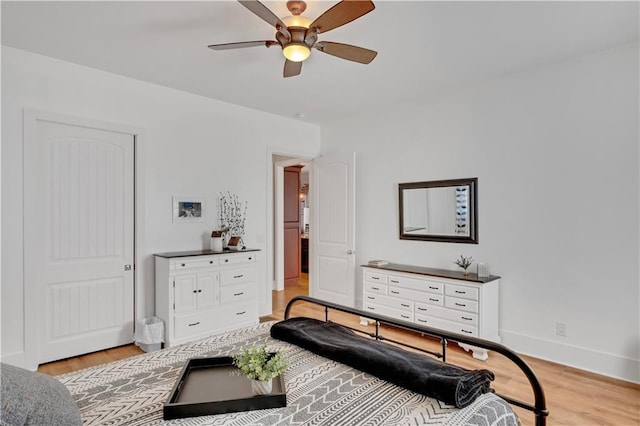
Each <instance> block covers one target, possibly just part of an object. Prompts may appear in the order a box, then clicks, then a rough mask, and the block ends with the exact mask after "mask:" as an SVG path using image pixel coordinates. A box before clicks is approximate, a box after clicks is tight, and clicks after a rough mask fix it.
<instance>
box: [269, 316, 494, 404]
mask: <svg viewBox="0 0 640 426" xmlns="http://www.w3.org/2000/svg"><path fill="white" fill-rule="evenodd" d="M271 337H274V338H276V339H279V340H284V341H285V342H289V343H293V344H294V345H296V346H300V347H302V348H304V349H307V350H308V351H311V352H313V353H315V354H318V355H321V356H324V357H326V358H329V359H332V360H334V361H338V362H340V363H342V364H347V365H350V366H351V367H355V368H358V369H359V370H362V371H364V372H366V373H370V374H373V375H374V376H376V377H379V378H381V379H383V380H386V381H388V382H390V383H393V384H396V385H398V386H402V387H404V388H406V389H409V390H412V391H414V392H417V393H421V394H424V395H426V396H431V397H434V398H436V399H439V400H440V401H443V402H445V403H447V404H450V405H453V406H455V407H457V408H464V407H466V406H468V405H470V404H471V403H472V402H473V401H475V399H476V398H477V397H478V396H480V395H481V394H484V393H487V392H491V381H493V379H494V378H495V376H494V375H493V373H492V372H491V371H489V370H484V369H483V370H472V371H471V370H465V369H463V368H460V367H457V366H455V365H451V364H446V363H444V362H442V361H439V360H437V359H433V358H431V357H428V356H426V355H424V354H419V353H415V352H409V351H406V350H404V349H402V348H399V347H397V346H393V345H389V344H387V343H383V342H380V341H378V340H373V339H371V338H367V337H363V336H362V335H358V334H356V333H354V332H353V331H351V330H349V329H348V328H345V327H342V326H341V325H338V324H335V323H331V322H325V321H320V320H317V319H313V318H304V317H298V318H289V319H287V320H285V321H281V322H279V323H277V324H274V325H273V327H271Z"/></svg>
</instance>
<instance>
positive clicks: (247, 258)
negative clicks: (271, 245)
mask: <svg viewBox="0 0 640 426" xmlns="http://www.w3.org/2000/svg"><path fill="white" fill-rule="evenodd" d="M219 257H220V265H222V266H224V265H236V264H239V263H255V261H256V254H255V253H238V254H226V255H222V256H219Z"/></svg>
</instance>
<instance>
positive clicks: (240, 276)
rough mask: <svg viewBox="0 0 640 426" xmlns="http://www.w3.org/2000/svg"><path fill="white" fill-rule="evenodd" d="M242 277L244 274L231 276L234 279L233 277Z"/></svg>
mask: <svg viewBox="0 0 640 426" xmlns="http://www.w3.org/2000/svg"><path fill="white" fill-rule="evenodd" d="M242 277H244V274H240V275H234V276H233V278H234V279H235V278H242Z"/></svg>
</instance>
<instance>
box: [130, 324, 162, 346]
mask: <svg viewBox="0 0 640 426" xmlns="http://www.w3.org/2000/svg"><path fill="white" fill-rule="evenodd" d="M135 342H136V345H137V346H140V349H142V350H143V351H145V352H153V351H159V350H160V349H162V342H164V322H163V321H162V320H161V319H160V318H157V317H149V318H143V319H141V320H138V321H137V322H136V335H135Z"/></svg>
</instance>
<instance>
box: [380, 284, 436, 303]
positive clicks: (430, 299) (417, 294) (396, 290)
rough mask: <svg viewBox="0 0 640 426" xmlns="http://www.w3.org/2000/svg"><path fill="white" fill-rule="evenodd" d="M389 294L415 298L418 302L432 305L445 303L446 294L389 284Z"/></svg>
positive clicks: (410, 298)
mask: <svg viewBox="0 0 640 426" xmlns="http://www.w3.org/2000/svg"><path fill="white" fill-rule="evenodd" d="M389 296H394V297H401V298H403V299H409V300H413V301H415V302H416V303H417V302H422V303H431V304H432V305H443V304H444V296H443V295H441V294H436V293H426V292H424V291H417V290H410V289H408V288H402V287H393V286H389Z"/></svg>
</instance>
